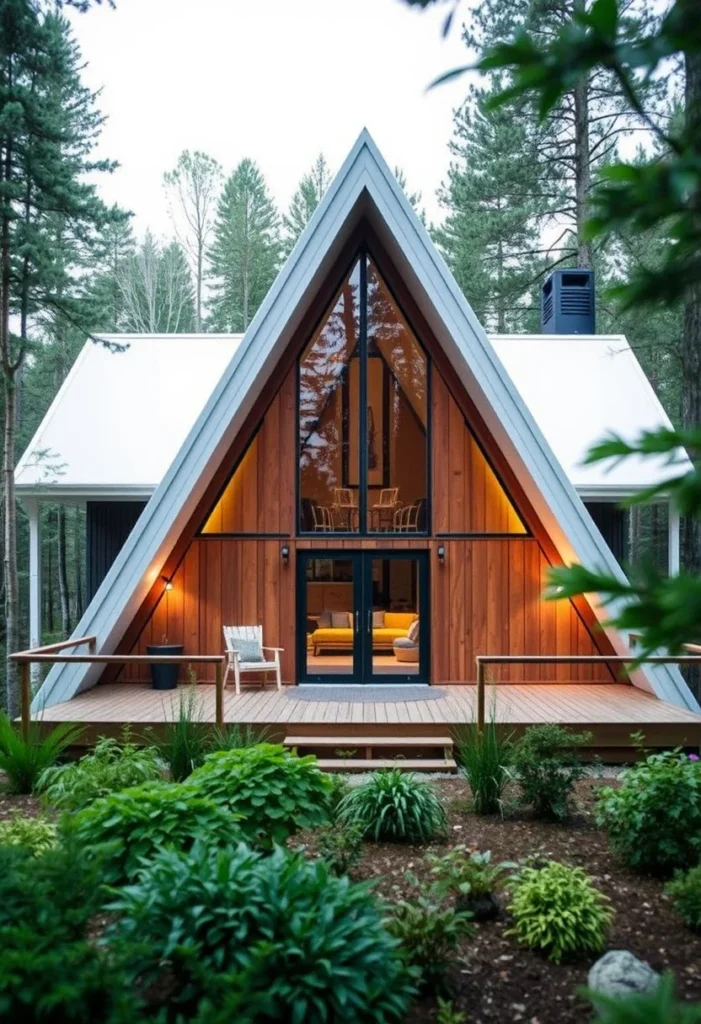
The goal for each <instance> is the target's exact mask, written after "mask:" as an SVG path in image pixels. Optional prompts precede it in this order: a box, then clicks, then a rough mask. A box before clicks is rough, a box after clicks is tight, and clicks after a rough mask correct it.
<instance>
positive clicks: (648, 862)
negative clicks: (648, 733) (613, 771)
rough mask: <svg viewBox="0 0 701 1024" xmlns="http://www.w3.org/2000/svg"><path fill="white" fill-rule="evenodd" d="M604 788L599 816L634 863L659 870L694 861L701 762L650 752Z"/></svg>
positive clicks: (699, 842)
mask: <svg viewBox="0 0 701 1024" xmlns="http://www.w3.org/2000/svg"><path fill="white" fill-rule="evenodd" d="M619 783H620V785H619V788H618V789H612V788H611V787H608V786H607V787H604V788H602V789H601V790H600V791H599V793H598V796H597V803H596V811H595V813H596V819H597V822H598V824H599V825H602V826H603V827H604V828H606V830H607V831H608V836H609V842H610V843H611V847H612V849H613V850H614V852H615V853H617V854H619V855H620V856H621V857H623V859H624V860H625V862H626V863H627V864H628V866H629V867H631V868H635V869H637V870H640V871H651V872H656V873H659V874H668V873H671V872H672V871H673V870H674V869H675V868H687V867H690V866H691V865H693V864H695V863H696V862H697V861H698V859H699V852H700V851H701V761H693V760H690V759H689V758H688V757H686V756H685V755H684V754H683V753H681V752H680V751H678V750H676V751H666V752H665V753H662V754H651V755H650V756H649V757H648V758H646V759H645V761H642V762H640V763H639V764H636V765H634V766H633V767H632V768H628V769H626V770H625V771H623V772H621V774H620V776H619Z"/></svg>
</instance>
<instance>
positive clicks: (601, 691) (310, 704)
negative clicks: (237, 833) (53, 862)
mask: <svg viewBox="0 0 701 1024" xmlns="http://www.w3.org/2000/svg"><path fill="white" fill-rule="evenodd" d="M441 689H442V690H443V691H444V696H442V697H441V698H440V699H438V700H425V701H402V700H401V690H399V692H398V693H397V698H398V699H397V700H396V701H393V702H391V703H381V702H371V703H361V702H360V701H357V702H354V701H352V700H349V701H347V702H335V701H323V700H319V701H310V700H299V699H296V695H297V693H298V692H299V691H297V690H296V689H295V688H294V687H284V688H283V690H282V692H281V693H278V691H277V690H276V689H274V688H271V687H270V686H269V687H268V688H267V689H265V690H262V689H260V688H258V687H256V688H255V689H253V688H252V689H244V691H243V693H242V694H241V696H240V697H237V696H236V694H235V693H233V691H230V690H227V692H226V694H225V698H224V715H225V721H226V722H231V723H234V722H238V723H241V724H248V725H253V726H259V727H261V728H263V727H265V728H266V729H267V732H268V735H269V736H270V738H274V739H282V737H283V736H284V735H285V733H288V732H294V733H299V732H303V733H305V734H306V735H308V736H313V735H317V736H321V735H325V736H328V735H334V734H337V735H339V736H343V735H344V734H346V735H347V734H348V728H349V726H352V732H353V734H354V735H358V733H359V732H362V733H364V734H366V735H375V736H382V735H385V736H389V735H398V736H406V737H407V738H408V739H409V738H410V737H411V735H412V733H413V734H415V735H418V734H421V735H424V736H426V735H428V736H431V735H439V734H443V733H445V731H446V728H448V729H449V728H450V727H451V726H456V725H460V724H461V723H466V722H470V721H472V720H473V716H474V711H475V696H476V688H475V687H474V686H468V685H464V686H463V685H445V686H443V687H441ZM199 696H200V718H201V720H202V721H204V722H213V721H214V687H213V686H210V685H206V684H203V685H201V686H200V687H199ZM492 700H493V701H494V702H495V710H496V719H497V721H498V722H499V723H501V724H503V725H504V727H505V728H512V729H514V730H515V731H519V730H520V729H522V728H524V727H525V726H527V725H531V724H534V723H539V722H559V723H561V724H563V725H567V726H571V727H572V728H576V729H585V728H586V729H587V730H590V731H591V732H592V733H593V735H594V739H593V743H592V746H593V747H596V748H601V749H605V750H610V752H611V753H613V751H614V749H615V748H618V749H619V750H623V749H625V748H630V747H631V745H632V743H631V739H630V735H631V733H633V732H637V731H642V732H643V733H644V734H645V737H646V742H647V743H648V745H650V746H674V745H677V744H680V745H684V746H695V747H698V746H699V744H700V743H701V716H700V715H696V714H694V713H693V712H691V711H687V710H685V709H684V708H680V707H677V706H676V705H674V704H668V703H666V702H665V701H661V700H657V699H656V698H655V697H651V696H650V695H649V694H646V693H644V692H643V691H642V690H639V689H637V688H636V687H634V686H630V685H624V684H591V685H587V684H584V683H577V684H572V685H568V684H557V683H535V684H533V683H530V684H529V683H518V684H517V683H509V684H507V683H501V684H499V685H497V686H495V687H494V688H493V689H492V690H491V691H490V693H489V694H488V697H487V706H488V708H489V707H490V705H491V702H492ZM178 703H179V697H178V692H177V691H166V692H163V691H158V690H153V689H151V688H150V687H148V686H144V685H140V684H129V683H111V684H101V685H98V686H96V687H95V688H94V689H92V690H89V691H87V692H86V693H83V694H80V695H79V696H77V697H75V698H74V699H73V700H71V701H66V702H65V703H62V704H54V705H53V706H52V707H49V708H46V709H45V710H44V711H43V713H41V714H39V715H37V716H35V717H36V718H37V719H39V720H41V721H42V722H44V723H46V724H49V723H54V722H65V721H70V722H80V723H83V724H84V725H86V727H87V729H86V733H85V742H92V740H93V739H94V738H95V737H96V736H98V735H115V734H117V733H118V732H119V730H120V729H121V727H122V725H123V724H124V723H129V724H130V725H131V726H132V727H133V728H134V730H135V732H136V733H137V734H138V733H139V731H140V730H142V729H143V728H145V727H148V726H158V725H159V724H162V723H164V722H167V721H172V720H173V719H174V718H175V717H177V713H178Z"/></svg>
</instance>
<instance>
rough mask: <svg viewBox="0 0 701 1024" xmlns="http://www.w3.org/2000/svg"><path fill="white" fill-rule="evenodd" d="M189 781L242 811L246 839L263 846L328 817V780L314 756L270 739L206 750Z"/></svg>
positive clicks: (314, 825) (321, 821) (230, 807)
mask: <svg viewBox="0 0 701 1024" xmlns="http://www.w3.org/2000/svg"><path fill="white" fill-rule="evenodd" d="M190 784H191V785H192V786H193V787H195V788H196V789H197V792H198V793H200V794H201V795H202V796H205V797H208V798H209V799H210V800H214V801H215V802H216V803H218V804H220V805H221V806H223V807H226V808H227V809H228V810H230V811H232V812H234V813H236V814H237V815H240V816H241V818H242V821H241V829H242V831H243V833H244V835H245V836H246V838H248V839H249V840H250V841H252V842H255V843H258V844H259V845H262V846H268V847H269V846H271V845H272V844H273V843H284V842H285V840H286V839H287V838H288V837H289V836H291V835H294V833H295V832H297V831H298V830H299V829H304V828H316V827H317V826H319V825H325V824H326V823H327V822H328V820H329V812H330V794H331V789H332V783H331V781H330V779H329V777H328V775H325V774H324V773H323V772H322V771H320V770H319V769H318V768H317V766H316V758H315V757H297V756H296V754H292V753H290V752H289V751H288V750H285V748H284V747H281V746H276V745H273V744H271V743H260V744H258V745H257V746H255V747H247V748H245V749H237V750H222V751H219V752H217V753H216V754H209V756H208V757H207V758H206V760H205V763H204V764H203V765H202V767H201V768H198V769H197V770H196V771H195V772H193V773H192V775H191V776H190Z"/></svg>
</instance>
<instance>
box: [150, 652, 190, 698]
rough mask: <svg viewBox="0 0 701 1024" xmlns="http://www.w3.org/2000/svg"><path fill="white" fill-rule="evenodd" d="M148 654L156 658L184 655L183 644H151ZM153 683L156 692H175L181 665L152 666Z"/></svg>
mask: <svg viewBox="0 0 701 1024" xmlns="http://www.w3.org/2000/svg"><path fill="white" fill-rule="evenodd" d="M146 653H147V654H152V655H154V656H157V655H161V656H163V657H165V656H166V655H167V654H182V653H183V645H182V644H149V646H148V647H147V648H146ZM150 669H151V681H152V683H153V688H154V690H174V689H175V688H176V687H177V685H178V675H179V674H180V665H151V666H150Z"/></svg>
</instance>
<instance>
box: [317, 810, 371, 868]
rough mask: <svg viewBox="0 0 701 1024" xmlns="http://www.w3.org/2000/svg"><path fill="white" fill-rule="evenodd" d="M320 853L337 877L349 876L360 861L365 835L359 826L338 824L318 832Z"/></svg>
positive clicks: (324, 827)
mask: <svg viewBox="0 0 701 1024" xmlns="http://www.w3.org/2000/svg"><path fill="white" fill-rule="evenodd" d="M317 839H318V841H319V853H320V855H321V856H322V857H323V858H324V860H325V861H326V863H327V864H328V865H329V867H330V868H331V870H332V871H333V873H334V874H335V875H347V874H348V873H349V872H350V871H351V869H352V868H354V867H355V865H356V864H357V863H358V861H359V860H360V854H361V852H362V849H363V833H362V829H361V828H360V827H359V826H358V825H345V824H342V823H341V822H336V823H334V824H333V825H324V826H323V827H322V828H320V829H319V831H318V832H317Z"/></svg>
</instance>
